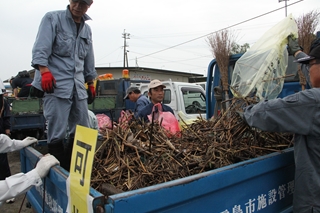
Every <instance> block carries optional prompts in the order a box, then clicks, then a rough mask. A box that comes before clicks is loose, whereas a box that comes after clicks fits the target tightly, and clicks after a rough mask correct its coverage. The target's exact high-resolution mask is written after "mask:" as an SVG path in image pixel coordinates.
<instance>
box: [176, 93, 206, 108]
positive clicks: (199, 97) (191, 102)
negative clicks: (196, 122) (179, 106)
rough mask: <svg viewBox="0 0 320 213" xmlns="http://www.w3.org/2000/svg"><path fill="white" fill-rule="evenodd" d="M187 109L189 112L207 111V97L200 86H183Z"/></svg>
mask: <svg viewBox="0 0 320 213" xmlns="http://www.w3.org/2000/svg"><path fill="white" fill-rule="evenodd" d="M181 92H182V97H183V102H184V107H185V111H186V113H187V114H200V113H201V114H202V113H206V97H205V94H204V93H203V92H202V91H201V90H200V89H198V88H187V87H182V88H181Z"/></svg>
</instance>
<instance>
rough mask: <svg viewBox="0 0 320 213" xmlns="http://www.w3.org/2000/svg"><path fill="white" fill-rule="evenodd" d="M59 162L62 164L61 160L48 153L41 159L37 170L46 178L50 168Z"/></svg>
mask: <svg viewBox="0 0 320 213" xmlns="http://www.w3.org/2000/svg"><path fill="white" fill-rule="evenodd" d="M58 164H60V163H59V161H58V160H57V159H56V158H55V157H54V156H53V155H50V154H47V155H45V156H43V157H42V158H41V159H40V161H39V162H38V164H37V166H36V168H35V170H36V171H37V172H38V174H39V176H40V177H41V178H44V177H45V176H47V174H48V172H49V170H50V168H51V167H53V166H55V165H58Z"/></svg>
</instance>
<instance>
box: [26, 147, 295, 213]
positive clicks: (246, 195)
mask: <svg viewBox="0 0 320 213" xmlns="http://www.w3.org/2000/svg"><path fill="white" fill-rule="evenodd" d="M40 156H41V154H40V153H39V152H38V151H36V150H35V149H34V148H32V147H27V148H25V149H23V150H21V152H20V157H21V167H22V172H27V171H30V170H31V169H32V168H34V166H35V164H36V162H37V161H38V158H39V157H40ZM67 176H68V173H67V172H66V171H65V170H64V169H62V168H61V167H60V166H56V167H54V168H52V169H51V170H50V173H49V175H48V177H47V178H46V179H45V181H44V186H42V187H37V188H35V187H33V188H32V189H31V190H30V191H29V192H28V193H27V199H28V200H29V202H30V203H31V205H32V207H33V208H34V209H35V210H36V212H42V208H43V207H42V206H43V204H44V205H45V212H65V210H66V208H67V200H68V199H67V194H66V178H67ZM44 191H45V194H44ZM293 191H294V159H293V148H289V149H286V150H284V151H282V153H272V154H269V155H266V156H262V157H258V158H255V159H251V160H247V161H243V162H240V163H237V164H232V165H230V166H226V167H222V168H219V169H215V170H212V171H208V172H204V173H201V174H197V175H193V176H189V177H186V178H181V179H178V180H174V181H169V182H166V183H162V184H158V185H154V186H150V187H145V188H141V189H138V190H133V191H129V192H124V193H120V194H116V195H112V196H109V197H107V198H105V197H104V196H103V195H102V194H101V193H100V192H98V191H96V190H94V189H92V188H91V190H90V195H91V196H92V197H93V203H92V209H93V210H95V212H101V211H98V209H100V210H101V209H103V211H102V212H106V213H120V212H121V213H123V212H139V213H140V212H183V213H185V212H217V213H228V212H244V213H251V212H260V213H264V212H272V213H275V212H282V213H286V212H292V198H293ZM43 197H45V199H44V200H43ZM50 209H51V210H50ZM240 210H242V211H240Z"/></svg>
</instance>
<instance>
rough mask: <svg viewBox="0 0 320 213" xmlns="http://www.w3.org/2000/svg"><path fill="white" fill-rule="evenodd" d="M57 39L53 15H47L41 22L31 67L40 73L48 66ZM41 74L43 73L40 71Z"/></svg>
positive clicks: (33, 49)
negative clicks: (42, 68)
mask: <svg viewBox="0 0 320 213" xmlns="http://www.w3.org/2000/svg"><path fill="white" fill-rule="evenodd" d="M55 37H56V32H55V27H54V26H53V17H52V13H47V14H46V15H45V16H44V17H43V18H42V20H41V23H40V26H39V30H38V34H37V37H36V40H35V43H34V45H33V48H32V62H31V66H32V67H34V68H35V69H37V70H39V71H40V67H39V65H40V66H42V67H46V66H48V60H49V57H50V55H51V54H52V45H53V43H54V39H55ZM40 72H41V71H40Z"/></svg>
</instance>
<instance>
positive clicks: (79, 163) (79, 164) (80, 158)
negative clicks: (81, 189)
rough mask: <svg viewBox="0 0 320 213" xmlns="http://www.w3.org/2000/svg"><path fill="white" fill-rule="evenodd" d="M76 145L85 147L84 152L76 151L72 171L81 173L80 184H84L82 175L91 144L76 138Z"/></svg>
mask: <svg viewBox="0 0 320 213" xmlns="http://www.w3.org/2000/svg"><path fill="white" fill-rule="evenodd" d="M76 144H77V146H80V147H82V148H83V149H85V154H83V153H81V152H77V155H76V162H75V167H74V172H77V171H78V172H79V174H82V179H81V180H80V184H81V186H83V185H84V180H85V179H84V177H85V173H86V167H87V159H88V153H89V151H91V145H89V144H86V143H83V142H81V141H79V140H77V143H76Z"/></svg>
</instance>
